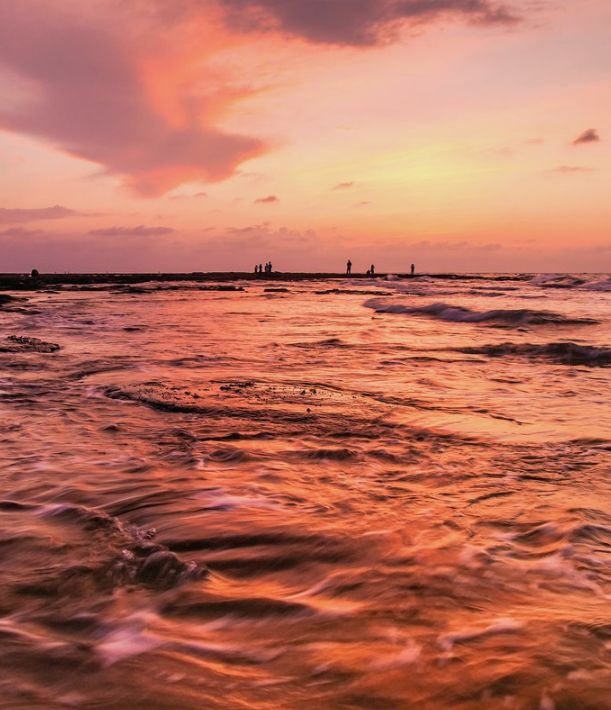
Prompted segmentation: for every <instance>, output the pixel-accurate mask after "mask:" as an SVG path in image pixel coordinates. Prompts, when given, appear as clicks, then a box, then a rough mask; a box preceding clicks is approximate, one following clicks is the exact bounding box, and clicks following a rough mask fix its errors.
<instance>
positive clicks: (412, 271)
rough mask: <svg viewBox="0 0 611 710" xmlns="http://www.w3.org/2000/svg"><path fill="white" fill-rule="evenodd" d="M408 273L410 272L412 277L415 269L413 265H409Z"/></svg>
mask: <svg viewBox="0 0 611 710" xmlns="http://www.w3.org/2000/svg"><path fill="white" fill-rule="evenodd" d="M410 271H411V275H412V276H413V275H414V272H415V271H416V267H415V265H414V264H412V265H411V267H410Z"/></svg>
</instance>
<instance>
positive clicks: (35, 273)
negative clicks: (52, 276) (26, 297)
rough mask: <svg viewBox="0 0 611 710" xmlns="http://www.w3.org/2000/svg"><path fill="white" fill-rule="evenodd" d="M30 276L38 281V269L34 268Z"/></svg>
mask: <svg viewBox="0 0 611 710" xmlns="http://www.w3.org/2000/svg"><path fill="white" fill-rule="evenodd" d="M30 276H31V277H32V281H36V279H37V278H38V277H39V276H40V274H39V273H38V269H32V273H31V274H30Z"/></svg>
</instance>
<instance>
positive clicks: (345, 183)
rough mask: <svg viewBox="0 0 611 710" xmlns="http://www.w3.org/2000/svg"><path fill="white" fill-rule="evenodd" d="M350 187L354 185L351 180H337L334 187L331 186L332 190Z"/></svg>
mask: <svg viewBox="0 0 611 710" xmlns="http://www.w3.org/2000/svg"><path fill="white" fill-rule="evenodd" d="M351 187H354V183H353V182H339V183H338V184H337V185H335V187H334V188H333V189H334V190H349V189H350V188H351Z"/></svg>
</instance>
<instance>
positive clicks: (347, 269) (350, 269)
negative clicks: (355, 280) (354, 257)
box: [346, 259, 352, 276]
mask: <svg viewBox="0 0 611 710" xmlns="http://www.w3.org/2000/svg"><path fill="white" fill-rule="evenodd" d="M351 273H352V262H351V261H350V259H348V262H347V263H346V276H350V274H351Z"/></svg>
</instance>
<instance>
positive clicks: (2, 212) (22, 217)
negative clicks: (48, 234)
mask: <svg viewBox="0 0 611 710" xmlns="http://www.w3.org/2000/svg"><path fill="white" fill-rule="evenodd" d="M79 214H80V212H76V211H75V210H71V209H68V208H67V207H62V206H61V205H55V206H54V207H39V208H29V209H9V208H6V207H0V224H23V223H25V222H37V221H40V220H43V219H64V218H66V217H75V216H77V215H79Z"/></svg>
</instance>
